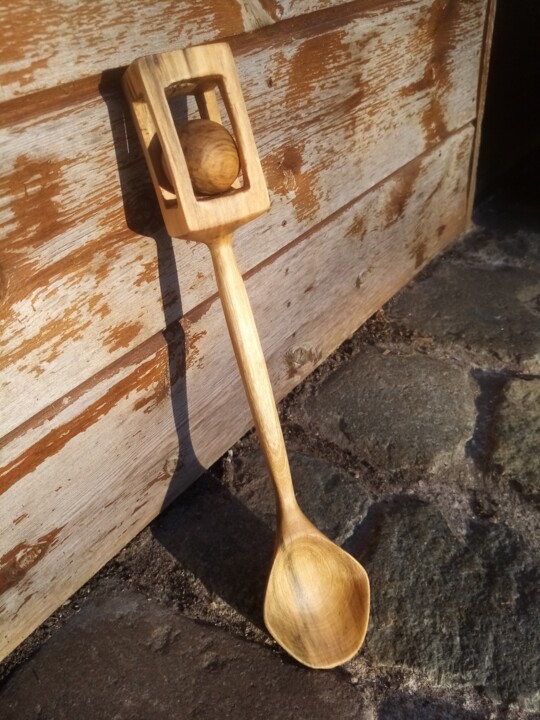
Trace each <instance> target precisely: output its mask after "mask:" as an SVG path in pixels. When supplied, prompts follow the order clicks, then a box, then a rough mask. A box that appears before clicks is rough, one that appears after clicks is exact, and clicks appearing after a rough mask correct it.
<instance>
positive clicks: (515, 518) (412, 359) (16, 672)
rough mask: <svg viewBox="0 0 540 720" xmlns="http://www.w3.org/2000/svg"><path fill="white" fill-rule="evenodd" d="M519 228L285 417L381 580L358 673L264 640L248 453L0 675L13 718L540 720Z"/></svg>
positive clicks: (376, 327)
mask: <svg viewBox="0 0 540 720" xmlns="http://www.w3.org/2000/svg"><path fill="white" fill-rule="evenodd" d="M514 195H515V193H514ZM509 208H510V206H509V205H508V203H507V204H506V205H505V203H504V202H503V203H502V204H499V205H497V200H496V198H495V199H493V200H491V201H490V202H488V203H487V204H486V205H484V206H483V207H482V208H480V211H479V212H478V214H477V222H478V226H477V228H476V229H475V230H473V231H472V232H471V233H470V234H469V235H467V236H466V237H465V238H464V239H463V240H462V241H461V242H460V243H458V244H456V245H455V246H454V247H453V248H451V249H450V250H449V251H448V252H447V253H446V255H444V256H443V257H442V258H441V259H439V260H438V261H435V262H434V263H433V264H432V265H431V266H430V267H428V268H427V269H426V270H424V271H423V272H422V274H421V276H420V277H419V278H418V279H417V280H416V281H414V282H412V283H411V284H410V285H409V286H408V287H407V288H405V289H404V290H403V291H402V292H401V293H400V294H399V296H397V297H396V298H395V299H394V300H393V301H392V302H391V303H390V304H389V305H388V306H387V307H386V308H385V309H384V310H383V311H381V312H380V313H378V314H377V315H376V316H375V317H374V318H373V319H372V320H370V321H369V322H368V323H367V324H366V325H365V326H364V327H363V328H361V329H360V330H359V331H358V332H357V333H356V334H355V335H354V336H353V338H351V339H350V340H349V341H347V342H346V343H344V345H343V346H342V347H341V348H339V349H338V350H337V351H336V353H335V354H334V356H332V357H331V358H329V359H328V361H327V362H325V363H324V364H323V365H322V366H321V367H320V368H319V369H318V370H316V371H315V372H314V373H313V375H312V376H311V377H310V378H308V379H307V381H305V382H304V383H303V384H302V385H301V386H300V387H299V388H298V389H297V390H296V391H294V392H293V393H292V394H291V395H290V396H289V397H288V398H287V399H286V400H285V401H284V402H283V403H282V406H281V408H280V412H281V417H282V421H283V427H284V433H285V438H286V443H287V446H288V451H289V456H290V462H291V468H292V472H293V477H294V481H295V485H296V488H297V491H298V498H299V502H300V504H301V506H302V508H303V509H304V511H305V512H306V514H307V515H308V517H310V518H311V519H312V520H313V521H314V522H315V524H316V525H317V526H318V527H320V528H321V530H323V532H325V533H326V534H327V535H328V536H329V537H331V538H332V539H333V540H335V541H336V542H338V543H339V544H342V545H343V547H344V548H345V549H347V550H348V551H349V552H350V553H351V554H352V555H354V556H355V557H357V558H358V559H359V560H360V562H362V564H363V565H364V566H365V567H366V569H367V571H368V573H369V576H370V582H371V588H372V612H371V621H370V627H369V630H368V635H367V640H366V643H365V645H364V647H363V649H362V650H361V652H360V653H359V654H358V655H357V656H356V657H355V658H353V659H352V660H351V661H350V662H349V663H346V664H345V665H344V666H342V667H341V668H337V669H335V670H332V671H326V672H317V671H312V670H308V669H306V668H303V667H301V666H299V665H298V664H297V663H296V662H295V661H293V660H291V659H290V658H289V657H288V656H287V655H286V654H285V652H284V651H282V650H281V649H280V648H279V647H278V646H277V644H276V643H274V642H273V640H272V639H271V638H269V636H268V634H267V633H266V631H265V629H264V624H263V619H262V602H263V597H264V591H265V583H266V578H267V573H268V570H269V567H270V563H271V559H272V553H273V544H274V525H275V509H274V498H273V494H272V488H271V485H270V481H269V479H268V477H267V475H266V470H265V463H264V461H263V459H262V456H261V453H260V450H259V448H258V444H257V441H256V438H255V437H254V435H253V434H248V435H247V436H246V437H245V438H243V439H242V440H241V441H240V442H239V443H237V444H236V445H235V446H234V448H232V449H231V451H229V453H228V454H227V455H225V456H224V457H223V458H222V459H221V460H220V461H219V462H218V463H216V465H215V466H214V467H212V468H211V469H210V470H209V471H208V472H206V473H205V474H204V475H203V476H202V477H201V478H200V479H199V480H198V481H197V482H196V483H195V484H194V485H193V486H192V487H191V488H189V489H188V490H187V491H186V492H185V493H184V494H183V495H182V496H181V497H180V498H179V499H178V500H177V501H176V502H175V503H173V504H172V505H171V506H170V508H168V509H167V510H166V511H165V512H164V513H162V515H161V516H160V517H159V518H157V519H156V520H155V521H154V522H153V523H152V524H151V525H150V526H149V527H148V528H146V529H145V530H144V531H143V532H142V533H141V534H140V535H139V536H138V537H137V538H135V540H134V541H133V542H132V543H130V544H129V545H128V546H127V547H126V548H125V549H124V550H123V551H122V552H121V553H120V554H119V555H118V556H117V557H116V558H114V559H113V560H112V561H111V562H110V563H108V564H107V565H106V566H105V567H104V568H103V569H102V570H101V571H100V573H98V575H97V576H96V577H95V578H93V579H92V580H91V581H90V582H89V583H88V584H87V585H86V586H85V587H84V588H82V589H81V590H80V591H79V592H78V593H76V594H75V595H74V596H73V598H72V599H71V600H70V601H68V602H67V603H66V604H65V605H64V606H62V608H60V609H59V610H58V611H57V612H56V613H54V615H53V616H51V618H49V619H48V620H47V621H46V622H45V623H44V624H43V625H42V626H41V627H40V628H39V629H38V630H37V631H36V632H35V633H34V635H33V636H32V637H30V638H29V639H28V640H27V641H25V642H24V643H23V644H22V645H21V646H20V647H19V648H18V649H17V650H16V651H15V652H14V653H13V654H12V656H10V657H9V658H8V659H7V660H6V661H4V662H3V663H1V664H0V678H2V679H3V684H2V685H0V717H1V718H2V720H12V719H13V720H27V719H28V720H34V719H35V720H38V718H39V719H40V720H63V718H70V719H71V718H74V717H76V718H78V719H79V720H99V719H100V718H107V720H138V719H139V718H149V719H150V718H151V719H152V720H154V719H155V720H159V719H160V718H173V717H174V718H186V719H189V720H195V719H197V718H204V719H205V720H212V718H214V717H215V718H218V717H219V718H239V719H240V718H259V717H269V718H272V719H274V718H275V719H276V720H280V719H281V718H284V719H285V718H287V719H289V718H290V719H291V720H293V719H294V720H298V719H302V718H310V719H311V718H314V719H315V720H317V719H320V720H326V719H328V720H335V719H336V718H339V720H342V719H346V718H355V720H540V691H539V688H540V683H539V678H540V560H539V558H540V513H539V512H538V511H539V509H540V465H539V463H540V460H539V457H540V453H539V448H540V372H539V362H538V350H539V347H540V307H539V305H538V301H539V297H540V211H539V210H538V207H537V206H535V207H532V206H531V207H530V208H529V209H528V211H527V212H525V211H524V208H523V206H522V205H521V206H519V213H518V214H517V215H516V214H515V213H514V214H512V213H511V212H510V210H509Z"/></svg>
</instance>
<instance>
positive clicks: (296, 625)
mask: <svg viewBox="0 0 540 720" xmlns="http://www.w3.org/2000/svg"><path fill="white" fill-rule="evenodd" d="M232 63H233V61H232V55H231V54H230V51H229V49H228V48H226V47H225V46H224V45H223V44H220V45H216V44H214V45H208V46H203V47H197V48H190V49H189V50H186V51H183V52H178V53H174V54H173V53H168V54H167V55H166V56H165V57H163V58H162V57H160V56H157V57H156V56H151V58H141V59H140V60H137V61H136V62H135V63H134V64H133V65H131V66H130V67H129V68H128V70H127V71H126V75H125V78H126V80H125V82H124V88H125V91H126V95H127V97H128V100H129V101H130V103H131V106H132V109H133V113H134V119H135V122H136V124H137V129H138V130H139V137H140V140H141V143H142V145H143V148H144V149H145V157H146V160H147V163H148V165H149V169H150V172H151V175H152V180H153V182H154V187H155V191H156V194H157V195H158V199H160V207H161V210H162V213H163V219H164V220H165V224H166V225H167V228H168V229H169V231H170V232H171V231H174V229H179V230H180V232H181V234H185V235H186V236H187V237H189V238H194V239H197V240H201V241H203V242H205V243H206V244H207V245H208V247H209V249H210V254H211V257H212V263H213V266H214V274H215V277H216V283H217V287H218V293H219V297H220V300H221V304H222V307H223V312H224V315H225V320H226V322H227V328H228V330H229V335H230V337H231V341H232V346H233V349H234V354H235V357H236V361H237V363H238V367H239V370H240V375H241V377H242V382H243V384H244V389H245V391H246V396H247V399H248V402H249V407H250V409H251V414H252V417H253V421H254V423H255V428H256V430H257V434H258V436H259V441H260V444H261V448H262V451H263V454H264V456H265V458H266V464H267V466H268V470H269V473H270V477H271V479H272V483H273V486H274V491H275V495H276V508H277V516H278V521H277V532H276V553H275V557H274V562H273V565H272V569H271V571H270V577H269V581H268V587H267V591H266V595H265V601H264V617H265V621H266V625H267V628H268V630H269V631H270V633H271V634H272V636H273V637H274V639H275V640H277V642H278V643H279V644H280V645H281V646H282V647H283V648H284V649H285V650H287V652H289V653H290V654H291V655H293V657H295V658H296V659H297V660H299V661H300V662H302V663H304V664H305V665H308V666H309V667H313V668H332V667H335V666H336V665H340V664H342V663H344V662H346V661H347V660H349V659H350V658H351V657H352V656H353V655H354V654H356V652H357V651H358V650H359V648H360V646H361V645H362V643H363V641H364V638H365V635H366V630H367V625H368V620H369V581H368V578H367V574H366V572H365V570H364V568H363V567H362V566H361V565H360V564H359V563H358V562H357V561H356V560H354V558H352V557H350V556H349V555H348V554H347V553H346V552H344V551H343V550H341V548H339V547H338V546H336V545H334V544H333V543H332V542H331V541H330V540H328V539H327V538H325V537H324V536H323V535H322V533H320V532H319V531H318V530H317V529H316V528H315V527H314V526H313V525H312V524H311V523H310V522H309V520H308V519H307V518H306V517H305V516H304V515H303V513H302V511H301V510H300V508H299V506H298V503H297V501H296V497H295V493H294V488H293V483H292V479H291V471H290V468H289V461H288V458H287V452H286V449H285V442H284V440H283V433H282V430H281V426H280V422H279V417H278V412H277V408H276V403H275V400H274V394H273V391H272V385H271V382H270V377H269V375H268V369H267V367H266V362H265V359H264V353H263V350H262V347H261V343H260V340H259V335H258V333H257V328H256V325H255V319H254V317H253V312H252V310H251V305H250V303H249V298H248V295H247V292H246V288H245V285H244V281H243V279H242V275H241V273H240V271H239V269H238V265H237V263H236V258H235V256H234V252H233V249H232V234H231V230H232V229H234V228H237V227H239V226H240V225H243V224H245V223H246V222H248V221H250V220H252V219H253V218H254V217H256V216H257V215H259V214H260V213H261V212H263V211H264V210H266V209H268V202H269V201H268V194H267V193H266V191H265V188H264V190H263V188H262V187H261V183H264V178H263V176H262V169H261V166H260V162H259V160H258V156H257V150H256V148H255V142H254V139H253V135H252V132H251V127H250V124H249V119H248V117H247V112H246V108H245V105H244V104H243V98H242V96H241V92H240V88H239V86H238V83H237V80H236V73H234V72H233V70H234V68H233V65H232ZM218 68H220V69H221V72H222V75H221V76H219V80H218V82H219V84H220V87H221V89H222V92H223V95H224V101H225V106H226V108H227V110H228V113H229V119H230V121H231V124H232V126H233V128H234V132H235V137H236V139H237V144H238V153H239V163H240V164H241V166H242V172H243V177H244V185H243V186H242V187H241V188H239V189H237V190H235V191H232V192H231V191H229V192H228V193H227V194H224V195H212V197H209V198H204V199H203V198H200V197H197V196H195V195H194V193H193V189H194V188H195V186H196V181H197V180H198V178H199V177H200V175H201V174H204V175H205V179H206V181H207V182H208V183H210V184H213V181H214V180H215V175H216V164H215V163H211V164H209V163H207V162H205V158H203V157H202V156H201V157H200V159H201V163H200V164H199V165H196V166H190V165H189V163H188V162H187V158H188V157H189V156H190V154H191V143H193V144H194V145H195V146H196V147H197V148H198V147H199V145H200V143H201V142H204V141H206V142H207V143H208V152H209V153H210V154H213V153H214V152H216V151H219V149H220V147H221V143H220V142H219V139H217V138H216V136H215V135H211V134H210V133H209V132H208V128H207V126H206V125H201V124H197V125H196V126H195V128H194V132H193V133H192V134H190V135H189V136H188V137H186V141H185V144H184V143H182V144H180V143H179V139H178V138H171V137H170V135H171V132H174V130H175V129H174V122H173V118H172V116H171V113H170V110H169V108H168V106H167V102H166V100H165V95H164V93H163V92H162V93H161V94H160V93H158V92H157V91H156V88H157V86H158V85H159V86H160V87H162V88H163V89H166V88H167V86H170V85H171V84H173V83H174V84H175V87H177V86H178V84H180V83H181V84H182V89H183V90H184V92H191V93H197V92H198V93H199V97H200V95H201V91H200V88H202V87H204V88H205V90H206V91H208V89H209V87H210V86H209V83H215V77H216V75H217V70H218ZM229 74H230V75H232V78H233V81H234V82H233V83H232V82H231V78H230V77H229ZM141 95H142V102H144V104H145V108H144V111H143V112H142V113H141V112H139V111H138V110H139V107H140V104H141ZM154 103H155V107H154ZM150 117H151V118H152V120H153V126H152V128H151V130H149V123H148V119H149V118H150ZM202 122H203V123H204V122H208V121H202ZM156 136H157V137H159V140H160V144H161V147H162V160H163V161H164V165H165V166H166V167H167V170H168V174H170V177H171V180H172V184H173V187H174V190H175V195H176V200H177V204H174V205H173V204H171V203H167V202H165V203H164V202H162V193H163V188H162V186H161V184H160V183H159V177H160V171H159V169H158V168H156V167H155V161H156V155H155V154H152V152H151V151H150V147H151V142H152V139H153V138H155V137H156ZM198 155H199V156H200V155H201V154H200V153H198ZM233 179H234V178H233ZM192 183H193V185H192ZM188 185H189V187H188ZM238 197H239V198H240V199H241V203H234V204H231V203H229V202H228V201H230V200H231V199H236V198H238ZM224 200H225V201H226V202H227V203H228V204H224V202H223V201H224ZM184 204H185V205H187V207H184Z"/></svg>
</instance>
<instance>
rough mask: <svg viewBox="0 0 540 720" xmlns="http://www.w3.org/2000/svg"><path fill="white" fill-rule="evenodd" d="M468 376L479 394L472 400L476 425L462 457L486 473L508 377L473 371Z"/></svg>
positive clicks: (501, 374)
mask: <svg viewBox="0 0 540 720" xmlns="http://www.w3.org/2000/svg"><path fill="white" fill-rule="evenodd" d="M471 376H472V378H473V379H474V381H475V382H476V383H477V385H478V388H479V393H478V395H477V397H476V400H475V405H476V410H477V414H476V423H475V426H474V430H473V434H472V437H471V438H470V440H468V441H467V443H466V445H465V454H466V455H467V456H468V457H470V458H471V459H472V460H473V462H474V464H475V465H476V467H477V468H478V470H480V472H482V473H487V472H488V471H489V470H490V466H491V456H492V454H493V451H494V449H495V446H496V437H497V434H496V418H497V410H498V409H499V407H500V405H501V403H502V400H503V397H504V390H505V388H506V386H507V385H508V381H509V379H510V378H509V375H508V373H501V372H496V371H490V370H482V369H481V368H474V369H473V370H472V371H471Z"/></svg>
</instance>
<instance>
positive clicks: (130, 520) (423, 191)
mask: <svg viewBox="0 0 540 720" xmlns="http://www.w3.org/2000/svg"><path fill="white" fill-rule="evenodd" d="M473 136H474V129H473V128H472V126H467V127H466V128H464V129H463V130H461V131H459V132H457V133H455V134H453V135H451V136H450V137H449V138H448V139H447V140H446V141H444V142H443V143H442V144H441V145H440V146H439V147H437V148H435V149H434V150H433V151H431V152H429V153H427V154H425V155H424V156H422V157H421V158H418V159H416V160H414V161H412V162H411V163H409V164H408V165H407V166H406V167H404V168H402V169H401V170H399V171H398V172H396V173H395V174H393V175H392V176H391V177H390V178H388V179H387V180H385V181H383V182H382V183H380V184H378V185H377V186H376V187H375V188H373V189H372V190H371V191H370V192H368V193H366V194H365V195H364V196H362V197H361V198H360V199H358V200H357V201H355V202H352V203H351V204H350V205H348V206H347V207H346V208H345V209H343V210H341V211H339V212H337V213H335V214H334V215H332V216H331V217H329V218H327V219H325V220H324V221H323V222H322V223H320V224H319V225H318V226H317V227H316V228H313V229H312V230H311V231H310V232H308V233H306V234H305V235H303V236H302V237H299V238H297V239H295V240H293V241H292V242H290V243H289V244H288V245H287V246H286V247H282V248H280V249H279V250H278V251H277V252H276V253H275V254H274V255H273V256H271V257H267V258H266V259H265V260H264V261H262V262H260V263H259V264H258V265H257V266H256V267H254V268H252V270H251V271H250V272H249V273H248V274H247V290H248V293H249V296H250V299H251V302H252V304H253V308H254V314H255V318H256V320H257V323H258V326H259V331H260V335H261V338H262V344H263V349H264V352H265V355H266V357H267V360H268V365H269V370H270V376H271V380H272V384H273V387H274V388H275V391H276V394H277V396H278V397H282V396H283V395H284V394H285V393H287V392H288V391H290V390H291V389H292V388H293V387H294V386H295V385H296V384H297V383H298V382H299V381H300V380H301V379H302V378H303V377H305V376H306V375H307V374H308V373H309V372H311V371H312V370H313V369H314V367H316V366H317V365H318V364H319V363H320V362H321V361H322V359H323V358H325V357H326V356H327V355H328V354H329V353H330V352H331V351H332V350H333V349H334V348H335V347H337V346H338V345H339V344H340V343H341V342H342V341H343V340H344V339H345V338H346V337H348V336H349V335H350V334H351V333H352V332H354V330H355V329H356V328H357V327H358V326H359V325H360V324H361V323H362V322H363V321H364V320H365V319H366V318H367V317H368V316H369V315H370V314H371V313H372V312H374V311H375V310H376V309H377V308H379V307H380V306H381V305H382V304H383V303H384V302H385V301H386V300H387V299H388V298H389V297H390V296H391V295H392V294H393V293H394V292H395V291H396V290H397V289H398V288H400V287H402V286H403V285H404V284H405V282H406V281H407V280H408V279H409V278H410V277H411V276H412V275H413V274H414V273H416V272H417V271H418V270H419V269H421V268H422V266H423V265H424V264H425V263H426V262H427V261H428V259H429V258H431V257H432V256H433V255H435V254H436V253H438V252H439V251H440V250H441V249H442V248H443V247H444V246H445V245H446V244H448V242H450V241H451V240H453V239H454V238H455V237H456V236H457V235H458V234H459V233H460V232H462V231H463V230H464V229H465V224H466V202H467V188H468V163H467V158H469V157H470V154H471V149H472V141H473ZM336 277H339V280H340V281H339V282H336ZM184 347H185V348H186V352H187V354H186V355H185V356H184V355H183V353H182V350H183V348H184ZM170 382H171V384H172V392H171V390H170V385H169V383H170ZM242 398H243V390H242V387H241V383H240V378H239V376H238V373H237V370H236V363H235V361H234V357H233V353H232V349H231V346H230V343H229V340H228V336H227V331H226V328H225V324H224V320H223V315H222V311H221V307H220V304H219V301H218V300H217V298H215V297H213V298H209V299H207V300H206V301H205V302H204V303H202V304H201V305H198V306H197V307H194V308H193V309H192V310H191V311H190V312H189V313H187V315H186V316H185V317H184V319H183V320H182V324H181V325H178V324H173V325H172V326H171V327H170V328H169V329H168V330H167V332H166V333H165V334H163V335H162V334H161V333H159V334H156V335H155V336H153V337H152V338H150V339H149V340H147V341H145V343H144V344H143V345H142V346H141V347H139V348H136V349H134V350H132V351H131V352H129V353H128V354H126V355H125V356H124V357H122V358H121V359H119V360H118V361H117V362H115V363H113V364H112V365H110V366H109V367H107V368H106V369H104V370H103V371H102V372H101V373H99V374H98V375H97V376H96V377H95V378H93V379H92V380H88V381H87V382H86V383H84V384H82V385H81V386H79V387H78V388H76V389H74V390H73V391H68V392H67V393H66V394H64V396H63V397H61V398H59V399H58V400H57V402H56V403H55V405H53V406H51V407H49V408H48V409H47V410H46V411H43V412H41V413H40V414H38V415H36V416H35V417H33V418H31V419H30V420H28V421H27V422H26V423H25V424H24V425H23V426H22V427H21V428H19V429H18V430H17V431H15V432H13V433H11V435H9V436H7V437H6V438H4V440H3V443H2V448H1V453H2V460H3V464H4V467H3V468H2V471H1V475H0V493H1V495H0V501H1V502H2V513H3V517H6V518H8V519H10V521H9V522H8V524H7V525H6V527H5V529H4V532H3V533H2V535H1V538H0V589H1V590H0V592H1V594H0V647H1V650H0V656H4V655H6V654H7V653H8V652H9V651H10V650H11V649H12V648H14V647H15V646H16V645H17V644H18V643H19V642H20V641H21V640H22V639H23V638H24V637H26V635H28V634H29V632H31V630H32V629H33V628H35V627H36V626H37V625H38V624H39V623H40V622H42V621H43V620H44V619H45V618H46V617H47V616H48V614H50V612H51V611H52V610H53V609H54V608H56V607H57V606H58V605H60V604H61V603H62V602H63V601H64V600H65V599H66V598H68V597H69V595H70V594H72V593H73V592H74V591H75V590H76V589H77V588H78V587H80V585H81V584H82V583H83V582H84V581H85V580H87V579H88V578H89V577H91V576H92V575H93V574H94V573H95V572H96V571H97V570H98V568H99V567H100V566H101V565H102V564H103V563H104V562H106V561H107V560H108V559H109V558H110V557H112V556H113V555H114V554H115V553H116V552H118V550H119V549H120V548H121V547H122V546H123V545H125V543H126V542H127V541H128V540H129V539H131V538H132V537H133V536H134V535H135V534H136V533H137V532H139V531H140V530H141V529H142V528H143V527H144V526H145V525H146V524H147V523H148V522H149V521H150V520H151V519H152V518H153V517H155V515H156V514H157V513H158V512H159V511H160V509H161V508H162V507H163V505H164V504H166V503H167V502H169V501H170V500H171V499H172V498H173V497H174V496H176V495H177V494H178V492H179V491H180V490H181V489H183V488H184V487H185V486H186V485H187V484H188V483H189V482H191V481H192V480H193V479H194V478H195V477H196V476H197V475H198V474H199V473H200V471H201V468H203V467H208V466H209V465H210V464H211V463H212V462H214V461H215V460H216V459H217V458H218V457H219V456H220V455H221V454H222V453H223V451H224V450H225V449H227V448H228V447H230V444H231V443H232V442H233V441H234V440H235V439H236V438H238V437H239V436H240V435H241V434H242V433H243V432H244V431H245V430H246V429H247V428H248V427H249V425H250V417H249V410H248V407H247V404H246V403H244V402H243V401H242ZM231 407H234V408H235V412H234V413H233V414H231V412H230V408H231ZM89 448H92V452H89V451H88V449H89ZM88 548H92V552H88Z"/></svg>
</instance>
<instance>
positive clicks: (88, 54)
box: [0, 0, 347, 102]
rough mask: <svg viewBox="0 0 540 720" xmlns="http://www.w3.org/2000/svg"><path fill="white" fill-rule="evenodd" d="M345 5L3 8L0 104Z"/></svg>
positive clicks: (325, 1)
mask: <svg viewBox="0 0 540 720" xmlns="http://www.w3.org/2000/svg"><path fill="white" fill-rule="evenodd" d="M346 1H347V0H294V2H293V1H292V0H219V2H216V1H215V0H198V1H197V2H185V3H181V2H174V3H171V2H169V1H168V0H154V2H152V3H150V4H149V3H148V2H144V0H128V2H125V1H124V2H121V1H120V0H86V1H85V0H75V1H74V2H69V3H56V2H48V0H32V1H30V0H4V2H2V3H0V27H2V31H3V35H2V45H1V47H0V102H2V101H5V100H10V99H13V98H18V97H21V96H24V95H28V94H30V93H35V92H38V91H43V90H45V89H47V88H55V87H57V86H58V85H61V84H70V83H78V82H80V80H81V78H88V77H93V76H95V75H96V74H101V73H102V72H104V71H108V70H109V69H110V68H116V67H119V66H122V65H127V64H129V63H130V62H131V61H132V60H133V58H134V57H138V56H140V55H147V54H149V53H157V52H164V51H166V50H173V49H174V48H178V47H187V46H190V45H196V44H199V43H203V42H211V41H214V40H220V39H224V38H227V37H229V36H232V35H237V34H239V33H242V32H247V31H251V30H256V29H257V28H260V27H264V26H265V25H269V24H272V23H275V22H278V21H280V20H285V19H286V18H293V17H295V16H302V15H304V14H306V13H311V12H313V11H317V10H322V9H325V8H332V7H333V6H338V5H342V4H343V3H345V2H346ZM38 18H39V22H38V21H37V19H38ZM70 90H71V88H66V91H67V92H69V91H70Z"/></svg>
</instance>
